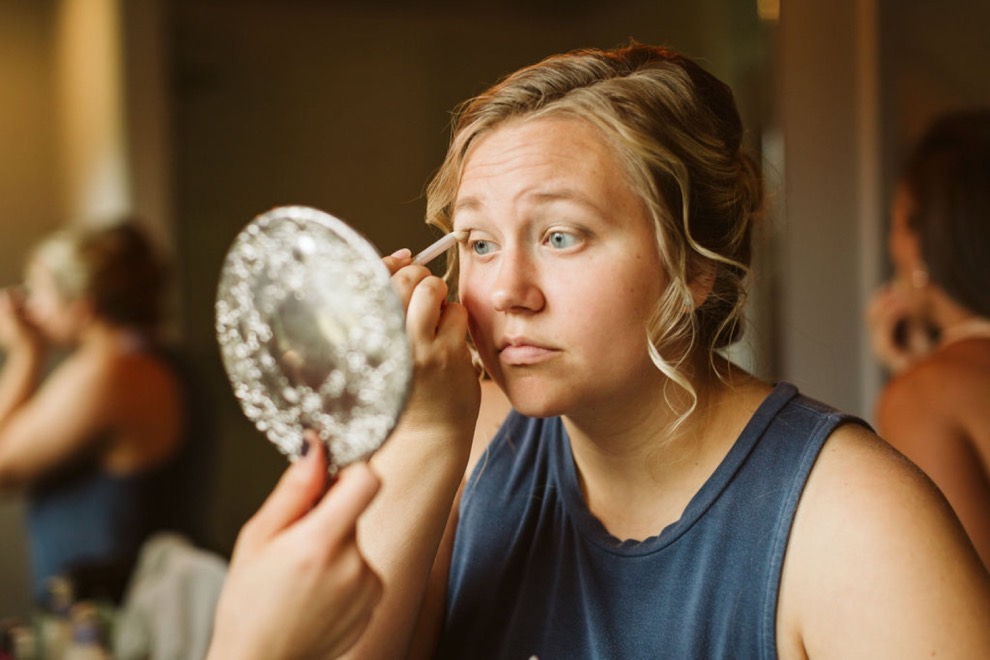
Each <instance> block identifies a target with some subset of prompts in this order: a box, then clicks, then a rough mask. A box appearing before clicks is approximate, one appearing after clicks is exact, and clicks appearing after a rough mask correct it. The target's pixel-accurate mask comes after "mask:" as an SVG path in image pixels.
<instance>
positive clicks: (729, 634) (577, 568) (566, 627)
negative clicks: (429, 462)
mask: <svg viewBox="0 0 990 660" xmlns="http://www.w3.org/2000/svg"><path fill="white" fill-rule="evenodd" d="M849 421H857V422H859V420H855V418H852V417H849V416H846V415H843V414H840V413H838V412H836V411H835V410H833V409H831V408H828V407H826V406H824V405H822V404H820V403H817V402H815V401H812V400H810V399H808V398H806V397H803V396H801V395H799V394H798V392H797V389H796V388H795V387H794V386H792V385H789V384H779V385H777V386H776V387H775V388H774V390H773V391H772V393H771V394H770V395H769V396H768V397H767V398H766V400H765V401H764V402H763V403H762V405H761V406H760V407H759V409H758V410H757V411H756V413H755V414H754V415H753V417H752V419H751V420H750V421H749V422H748V424H747V425H746V427H745V429H744V430H743V432H742V434H741V435H740V436H739V438H738V439H737V441H736V442H735V444H734V445H733V447H732V448H731V449H730V451H729V452H728V454H727V455H726V457H725V459H724V460H723V461H722V463H721V464H720V465H719V466H718V468H717V469H716V470H715V472H714V473H713V474H712V476H711V477H710V478H709V479H708V481H707V482H706V483H705V484H704V485H703V486H702V488H701V489H700V490H699V491H698V492H697V493H696V494H695V496H694V498H693V499H692V500H691V501H690V503H689V504H688V506H687V507H686V509H685V510H684V513H683V515H682V517H681V518H680V520H678V521H676V522H674V523H672V524H671V525H669V526H667V527H666V528H664V529H663V530H662V531H661V532H660V534H659V535H658V536H654V537H651V538H648V539H646V540H643V541H630V540H626V541H620V540H619V539H617V538H615V537H614V536H612V535H611V534H609V533H608V532H607V531H606V529H605V528H604V526H603V525H602V524H601V523H600V522H599V521H598V519H597V518H595V517H594V515H592V514H591V512H590V511H589V510H588V508H587V507H586V505H585V503H584V500H583V497H582V495H581V492H580V489H579V486H578V479H577V474H576V471H575V467H574V460H573V457H572V455H571V447H570V442H569V440H568V438H567V434H566V431H565V430H564V427H563V424H562V423H561V420H560V419H559V418H549V419H531V418H526V417H523V416H521V415H519V414H517V413H515V412H513V413H511V414H510V415H509V417H508V418H507V419H506V421H505V423H504V424H503V426H502V428H501V429H500V430H499V432H498V433H497V435H496V436H495V438H494V439H493V440H492V443H491V445H490V447H489V448H488V451H487V452H486V454H485V455H484V456H482V458H481V460H480V461H479V462H478V466H477V468H476V469H475V470H474V472H473V474H472V475H471V477H470V479H469V481H468V483H467V485H466V487H465V490H464V494H463V497H462V500H461V509H460V523H459V526H458V529H457V536H456V540H455V545H454V553H453V558H452V565H451V570H450V578H449V583H448V594H447V610H446V621H445V624H444V633H443V635H442V638H441V642H440V647H439V650H438V657H441V658H458V659H461V658H472V659H477V658H506V659H513V660H529V659H531V658H533V657H534V656H535V657H537V658H539V660H552V659H557V658H568V659H573V658H621V659H623V660H625V659H629V658H732V659H734V660H738V659H739V658H775V657H776V656H777V651H776V618H777V617H776V613H777V595H778V589H779V585H780V575H781V567H782V564H783V560H784V553H785V551H786V549H787V541H788V537H789V535H790V530H791V523H792V521H793V518H794V512H795V509H796V507H797V503H798V500H799V499H800V497H801V492H802V490H803V489H804V485H805V483H806V481H807V477H808V473H809V472H810V470H811V468H812V466H813V465H814V463H815V461H816V459H817V457H818V455H819V452H820V450H821V448H822V446H823V445H824V443H825V441H826V439H827V438H828V436H829V434H831V433H832V431H833V430H834V429H835V428H836V427H837V426H838V425H839V424H842V423H844V422H849ZM860 423H862V422H860Z"/></svg>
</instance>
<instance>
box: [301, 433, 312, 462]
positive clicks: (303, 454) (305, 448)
mask: <svg viewBox="0 0 990 660" xmlns="http://www.w3.org/2000/svg"><path fill="white" fill-rule="evenodd" d="M309 445H310V442H309V440H307V439H306V438H303V445H302V449H300V450H299V455H300V456H301V457H303V458H305V457H306V454H308V453H309Z"/></svg>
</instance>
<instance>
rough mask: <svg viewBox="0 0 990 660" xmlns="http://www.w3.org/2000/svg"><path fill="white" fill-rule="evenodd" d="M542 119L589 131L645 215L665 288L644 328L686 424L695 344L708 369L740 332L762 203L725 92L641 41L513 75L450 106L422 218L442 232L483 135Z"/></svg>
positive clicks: (682, 60) (452, 273) (675, 56)
mask: <svg viewBox="0 0 990 660" xmlns="http://www.w3.org/2000/svg"><path fill="white" fill-rule="evenodd" d="M550 115H553V116H565V117H571V118H575V119H579V120H582V121H586V122H588V123H589V124H590V125H592V126H594V127H596V128H597V129H598V130H599V131H600V132H601V134H602V135H603V136H604V137H605V139H606V140H607V141H608V142H609V143H610V144H611V145H612V147H613V148H614V149H615V152H616V154H617V155H618V157H619V159H620V161H621V162H622V163H623V165H624V169H625V172H624V174H625V176H626V178H627V180H628V182H629V183H630V185H631V186H632V187H633V189H634V190H635V191H636V192H637V193H638V195H639V197H640V198H641V199H642V201H643V203H644V204H645V207H646V208H647V210H648V212H649V213H650V215H651V216H652V219H653V221H654V224H655V228H656V240H657V247H658V250H659V254H660V256H661V258H662V259H663V262H664V264H665V267H666V270H667V276H668V277H669V281H670V284H669V285H668V287H667V288H666V289H665V291H664V292H663V294H662V296H661V298H660V300H658V301H657V306H656V309H655V311H654V313H653V316H652V319H651V322H650V324H649V327H648V329H647V342H648V350H649V353H650V356H651V358H652V360H653V362H654V364H656V366H657V368H658V369H660V370H661V371H662V372H663V373H664V374H665V375H667V376H668V377H669V378H670V380H671V381H673V382H675V383H677V384H678V385H679V386H681V387H682V388H683V389H684V390H686V391H687V393H688V395H689V397H690V399H691V404H690V406H689V408H688V409H687V411H685V412H684V413H683V415H682V417H681V419H680V420H679V422H680V421H683V419H684V418H686V417H687V415H689V414H690V412H691V411H692V410H693V409H694V407H695V405H696V403H697V394H696V392H695V390H694V388H693V386H692V385H691V382H690V381H689V380H688V378H687V376H686V375H685V373H684V371H683V367H684V364H685V361H686V360H687V359H688V357H689V356H690V354H691V353H692V351H693V350H694V348H695V346H697V345H701V346H703V347H704V348H705V350H706V351H707V352H708V356H709V361H710V362H712V363H713V360H714V355H715V351H717V350H718V349H720V348H724V347H726V346H728V345H729V344H731V343H733V342H734V341H736V340H737V339H738V338H739V337H740V335H741V334H742V324H741V321H742V308H743V305H744V303H745V286H744V279H745V277H746V275H747V273H748V271H749V264H750V261H751V235H752V228H753V224H754V222H755V220H756V219H757V218H758V217H759V216H760V214H761V212H762V206H763V184H762V178H761V175H760V172H759V168H758V166H757V164H756V162H755V160H754V159H753V158H752V157H751V156H750V155H749V154H748V152H747V150H746V149H745V148H744V145H743V127H742V122H741V120H740V117H739V113H738V111H737V109H736V106H735V101H734V99H733V96H732V91H731V90H730V89H729V87H728V86H727V85H725V84H724V83H722V82H721V81H720V80H718V79H717V78H715V77H714V76H712V75H711V74H709V73H708V72H707V71H705V70H704V69H702V68H701V67H700V66H699V65H697V64H696V63H695V62H693V61H692V60H690V59H688V58H687V57H684V56H683V55H680V54H679V53H676V52H674V51H672V50H669V49H667V48H663V47H657V46H646V45H640V44H633V45H630V46H627V47H624V48H619V49H615V50H577V51H573V52H570V53H566V54H563V55H556V56H552V57H549V58H547V59H545V60H543V61H542V62H539V63H537V64H534V65H532V66H529V67H525V68H523V69H520V70H519V71H517V72H515V73H513V74H511V75H509V76H508V77H506V78H505V79H503V80H502V81H501V82H499V83H498V84H496V85H495V86H493V87H492V88H490V89H489V90H488V91H486V92H484V93H482V94H481V95H479V96H477V97H475V98H473V99H470V100H469V101H467V102H465V103H464V104H462V105H461V106H460V107H459V108H458V110H457V112H456V113H455V118H454V124H453V127H454V128H453V136H452V139H451V143H450V146H449V149H448V151H447V155H446V158H445V159H444V162H443V164H442V165H441V167H440V169H439V170H438V172H437V174H436V175H435V176H434V178H433V180H432V181H431V182H430V185H429V187H428V190H427V210H426V221H427V222H428V223H429V224H431V225H434V226H436V227H439V228H440V229H442V230H444V231H449V230H450V229H451V222H452V217H451V215H452V208H453V204H454V201H455V198H456V195H457V190H458V186H459V183H460V177H461V173H462V169H463V166H464V160H465V156H466V154H467V151H468V149H469V147H470V146H471V144H472V143H473V142H474V141H475V140H476V139H477V138H478V137H479V136H480V135H482V134H484V133H487V132H490V131H492V130H494V129H496V128H498V127H499V126H501V125H504V124H505V123H506V122H509V121H513V120H525V119H534V118H539V117H546V116H550ZM457 272H458V264H457V261H456V257H454V259H453V260H451V262H450V263H449V266H448V270H447V274H446V278H447V281H448V284H449V286H450V287H451V291H452V292H456V284H457ZM712 275H713V277H712ZM706 276H707V277H708V278H710V279H711V281H712V287H711V293H710V294H709V295H708V297H707V299H706V300H705V301H704V302H703V303H702V304H700V305H698V306H697V307H696V306H695V304H694V298H693V294H692V289H691V284H692V283H695V282H696V280H697V279H698V278H705V277H706ZM679 422H678V423H679Z"/></svg>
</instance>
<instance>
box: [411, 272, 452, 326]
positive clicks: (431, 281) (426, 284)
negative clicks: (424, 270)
mask: <svg viewBox="0 0 990 660" xmlns="http://www.w3.org/2000/svg"><path fill="white" fill-rule="evenodd" d="M446 299H447V285H446V284H445V283H444V281H443V280H441V279H440V278H439V277H428V278H425V279H423V280H422V281H421V282H419V283H418V284H417V285H416V288H415V289H413V290H412V293H411V295H410V298H409V303H408V305H407V308H406V330H407V331H408V332H409V335H410V337H412V338H414V339H415V338H420V339H432V338H433V337H435V336H436V334H437V326H438V325H439V323H440V318H441V315H442V314H443V311H444V303H445V302H446Z"/></svg>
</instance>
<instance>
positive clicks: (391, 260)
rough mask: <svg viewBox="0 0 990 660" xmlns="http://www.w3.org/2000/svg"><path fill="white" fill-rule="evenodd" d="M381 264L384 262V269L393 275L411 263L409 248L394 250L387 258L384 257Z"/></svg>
mask: <svg viewBox="0 0 990 660" xmlns="http://www.w3.org/2000/svg"><path fill="white" fill-rule="evenodd" d="M382 262H384V264H385V267H386V268H388V272H389V273H391V274H392V275H395V271H397V270H399V269H400V268H402V267H403V266H408V265H409V264H410V263H412V251H411V250H410V249H409V248H402V249H401V250H396V251H395V252H393V253H392V254H390V255H388V256H387V257H384V258H383V259H382Z"/></svg>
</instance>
